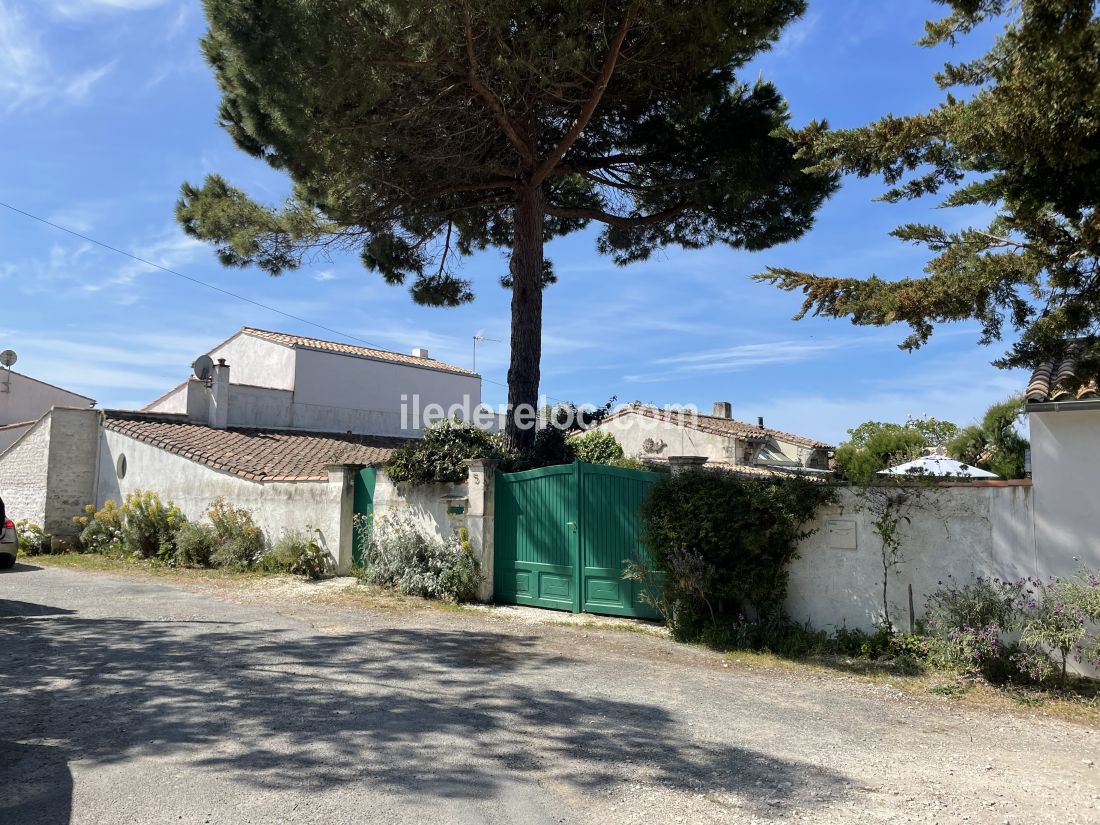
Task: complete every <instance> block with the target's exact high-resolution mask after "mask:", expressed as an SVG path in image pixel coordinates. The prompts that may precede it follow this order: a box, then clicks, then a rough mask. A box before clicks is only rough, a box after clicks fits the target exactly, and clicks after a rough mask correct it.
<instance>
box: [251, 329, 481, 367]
mask: <svg viewBox="0 0 1100 825" xmlns="http://www.w3.org/2000/svg"><path fill="white" fill-rule="evenodd" d="M241 332H243V333H245V334H246V335H253V336H255V337H257V338H262V339H264V340H265V341H271V342H272V343H275V344H282V345H283V346H285V347H301V348H302V349H315V350H321V351H323V352H337V353H340V354H341V355H357V356H359V357H362V358H374V359H376V360H379V361H392V362H393V363H395V364H408V365H410V366H414V367H425V368H426V369H432V370H439V371H441V372H452V373H455V374H456V375H477V373H475V372H470V370H467V369H463V368H462V367H456V366H454V365H452V364H445V363H443V362H442V361H437V360H435V359H434V358H417V357H416V356H415V355H405V354H404V353H401V352H390V351H389V350H384V349H372V348H371V347H361V346H356V345H354V344H341V343H339V342H337V341H324V340H322V339H320V338H307V337H306V336H304V335H291V334H289V333H286V332H271V331H270V330H266V329H256V328H255V327H245V328H244V329H242V330H241Z"/></svg>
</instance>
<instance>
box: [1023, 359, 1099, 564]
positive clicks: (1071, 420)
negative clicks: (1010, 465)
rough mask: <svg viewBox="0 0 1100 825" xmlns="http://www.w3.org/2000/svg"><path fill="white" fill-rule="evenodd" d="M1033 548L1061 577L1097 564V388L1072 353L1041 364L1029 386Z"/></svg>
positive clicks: (1094, 381) (1093, 380) (1094, 380)
mask: <svg viewBox="0 0 1100 825" xmlns="http://www.w3.org/2000/svg"><path fill="white" fill-rule="evenodd" d="M1026 396H1027V406H1026V408H1025V410H1026V412H1027V415H1028V422H1029V424H1030V429H1031V477H1032V481H1033V483H1034V490H1035V494H1034V495H1035V501H1034V509H1035V534H1036V537H1037V543H1039V544H1040V546H1039V547H1038V548H1037V550H1038V552H1041V553H1042V554H1043V555H1044V556H1045V557H1047V558H1048V559H1052V560H1057V566H1058V570H1059V571H1061V573H1060V575H1070V574H1072V573H1073V572H1074V571H1075V570H1076V569H1077V568H1078V567H1079V566H1081V565H1083V564H1084V565H1088V566H1090V567H1091V568H1092V569H1097V568H1100V539H1098V538H1097V534H1096V528H1095V524H1094V522H1095V511H1096V504H1097V501H1098V500H1100V493H1098V490H1100V388H1098V385H1097V381H1096V377H1095V376H1085V377H1082V376H1079V375H1077V364H1076V363H1075V361H1074V358H1073V357H1072V355H1071V356H1070V357H1067V358H1065V359H1063V360H1062V361H1061V362H1059V363H1057V364H1043V365H1041V366H1039V367H1038V368H1037V369H1036V370H1035V371H1034V373H1032V376H1031V381H1030V383H1029V384H1028V387H1027V392H1026Z"/></svg>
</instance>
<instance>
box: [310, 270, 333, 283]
mask: <svg viewBox="0 0 1100 825" xmlns="http://www.w3.org/2000/svg"><path fill="white" fill-rule="evenodd" d="M310 277H311V278H313V280H315V281H320V282H322V283H324V282H325V281H338V280H340V276H339V275H337V274H336V273H335V272H333V271H332V270H331V269H326V270H322V271H321V272H313V273H311V274H310Z"/></svg>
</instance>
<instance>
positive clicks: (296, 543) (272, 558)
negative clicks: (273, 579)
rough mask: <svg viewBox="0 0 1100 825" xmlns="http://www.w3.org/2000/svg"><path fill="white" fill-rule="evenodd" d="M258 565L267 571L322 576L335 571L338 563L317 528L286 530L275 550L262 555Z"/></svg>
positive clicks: (318, 577) (317, 577)
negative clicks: (318, 538) (322, 543)
mask: <svg viewBox="0 0 1100 825" xmlns="http://www.w3.org/2000/svg"><path fill="white" fill-rule="evenodd" d="M256 567H257V568H259V569H260V570H263V571H265V572H267V573H292V574H294V575H296V576H305V577H306V578H308V579H320V578H324V577H325V576H326V575H329V574H331V573H332V571H333V569H334V567H335V565H334V564H333V562H332V557H331V556H330V555H329V554H328V553H327V552H326V551H325V549H324V548H323V547H321V545H320V543H319V542H318V541H317V531H315V530H286V531H284V532H283V534H282V535H281V536H279V539H278V541H276V542H275V544H274V545H273V546H272V547H271V549H270V550H268V551H267V552H266V553H264V554H263V555H262V556H260V558H259V560H258V561H257V562H256Z"/></svg>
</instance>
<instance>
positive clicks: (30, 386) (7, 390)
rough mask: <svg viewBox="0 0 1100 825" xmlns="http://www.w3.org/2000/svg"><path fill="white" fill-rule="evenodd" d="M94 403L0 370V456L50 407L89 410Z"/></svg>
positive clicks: (11, 371) (85, 397)
mask: <svg viewBox="0 0 1100 825" xmlns="http://www.w3.org/2000/svg"><path fill="white" fill-rule="evenodd" d="M94 405H95V399H93V398H88V397H87V396H85V395H81V394H80V393H76V392H71V391H69V390H65V389H62V388H61V387H55V386H54V385H53V384H47V383H46V382H45V381H39V380H38V379H37V378H31V377H30V376H29V375H23V374H22V373H18V372H15V371H14V370H0V453H2V452H3V451H4V450H6V449H7V448H8V447H10V446H11V445H12V444H14V443H15V442H16V441H18V440H19V438H20V437H21V436H22V435H23V434H24V433H26V432H27V431H28V430H29V429H30V428H31V427H32V426H34V423H35V422H36V421H38V419H39V418H41V417H42V416H43V415H45V414H46V413H47V412H49V410H50V408H51V407H77V408H83V407H91V406H94Z"/></svg>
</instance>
